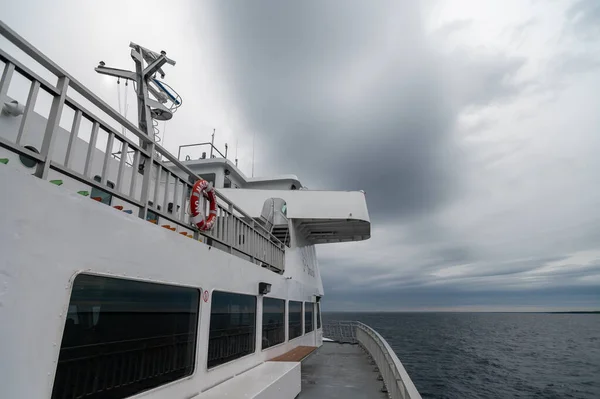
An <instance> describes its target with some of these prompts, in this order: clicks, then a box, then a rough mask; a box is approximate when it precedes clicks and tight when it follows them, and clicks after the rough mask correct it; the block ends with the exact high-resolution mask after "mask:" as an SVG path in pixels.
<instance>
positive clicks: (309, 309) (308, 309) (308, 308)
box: [304, 302, 315, 334]
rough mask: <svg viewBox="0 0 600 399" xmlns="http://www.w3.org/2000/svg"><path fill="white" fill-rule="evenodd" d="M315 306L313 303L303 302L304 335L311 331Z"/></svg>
mask: <svg viewBox="0 0 600 399" xmlns="http://www.w3.org/2000/svg"><path fill="white" fill-rule="evenodd" d="M314 309H315V305H314V303H313V302H304V333H305V334H306V333H309V332H311V331H312V330H313V315H314Z"/></svg>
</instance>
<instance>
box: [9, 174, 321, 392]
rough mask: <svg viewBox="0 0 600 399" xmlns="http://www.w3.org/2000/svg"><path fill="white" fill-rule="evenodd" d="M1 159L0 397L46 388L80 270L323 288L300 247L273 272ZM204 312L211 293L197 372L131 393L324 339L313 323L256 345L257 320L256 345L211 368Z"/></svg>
mask: <svg viewBox="0 0 600 399" xmlns="http://www.w3.org/2000/svg"><path fill="white" fill-rule="evenodd" d="M4 166H6V165H0V184H1V185H2V187H4V188H10V189H9V191H8V190H7V191H6V192H8V193H9V195H2V196H0V226H2V229H0V253H1V254H2V256H1V257H0V326H2V327H1V328H0V345H1V346H0V353H1V356H0V387H2V388H1V390H2V397H6V398H44V397H49V396H50V392H51V389H52V385H53V381H54V373H55V368H56V362H57V360H58V354H59V349H60V342H61V337H62V332H63V328H64V324H65V316H66V311H67V307H68V303H69V297H70V291H71V288H72V286H71V284H72V281H73V279H74V277H75V276H76V275H77V274H78V273H81V272H88V273H95V274H101V275H110V276H121V277H125V278H132V279H139V280H144V281H153V282H161V283H168V284H175V285H181V286H191V287H197V288H200V289H202V290H208V291H209V292H212V291H213V290H226V291H231V292H239V293H245V294H256V292H257V289H258V283H259V282H267V283H270V284H272V291H271V293H270V294H269V296H271V297H277V298H288V299H293V300H300V301H311V300H312V298H313V296H314V295H321V294H322V287H321V285H320V277H318V275H317V277H311V276H308V275H307V274H306V273H304V271H303V270H302V267H301V265H300V264H299V263H298V259H299V258H298V257H299V255H298V253H297V250H296V249H290V250H289V251H288V253H289V257H286V271H285V273H284V274H283V275H279V274H276V273H273V272H270V271H268V270H266V269H263V268H260V267H258V266H256V265H254V264H252V263H250V262H247V261H245V260H242V259H240V258H237V257H235V256H232V255H229V254H227V253H225V252H222V251H220V250H218V249H215V248H211V247H209V246H207V245H204V244H202V243H199V242H196V241H194V240H192V239H189V238H185V237H183V236H180V235H178V234H176V233H174V232H171V231H169V230H166V229H163V228H160V227H158V226H155V225H153V224H150V223H148V222H145V221H143V220H141V219H139V218H137V217H136V216H130V215H127V214H124V213H123V212H119V211H117V210H115V209H113V208H111V207H108V206H105V205H103V204H100V203H98V202H95V201H91V200H89V199H88V198H86V197H82V196H80V195H77V194H73V193H71V192H69V190H65V189H64V188H62V187H57V186H55V185H53V184H50V183H48V182H47V181H43V180H40V179H37V178H35V177H33V176H27V175H25V174H23V173H20V172H18V171H15V170H13V169H12V168H7V167H4ZM290 277H291V278H290ZM209 322H210V300H209V301H208V303H204V302H201V305H200V320H199V325H198V336H199V338H198V340H199V341H198V346H197V347H198V349H197V353H196V369H195V371H194V374H193V375H192V376H190V377H187V378H185V379H182V380H179V381H176V382H173V383H171V384H168V385H165V386H162V387H158V388H156V389H153V390H151V391H148V392H145V393H142V394H139V395H137V396H136V397H144V398H186V397H191V396H193V395H195V394H196V393H198V392H201V391H203V390H204V389H206V388H208V387H211V386H214V385H215V384H218V383H219V382H221V381H223V380H225V379H227V378H229V377H230V376H232V375H235V374H239V373H242V372H243V371H245V370H248V369H250V368H251V367H253V366H255V365H257V364H260V363H261V362H263V361H265V360H267V359H270V358H272V357H275V356H278V355H280V354H283V353H285V352H287V351H289V350H291V349H293V348H294V347H296V346H298V345H315V344H316V343H320V342H321V340H322V333H321V332H320V331H315V332H312V333H310V334H306V335H304V336H302V337H299V338H296V339H294V340H293V341H291V342H285V343H284V344H281V345H279V346H275V347H272V348H269V349H267V350H265V351H261V350H260V348H261V340H262V337H261V329H260V328H258V329H257V336H256V348H257V349H256V351H255V353H254V354H252V355H248V356H246V357H244V358H241V359H238V360H235V361H233V362H230V363H227V364H224V365H221V366H217V367H215V368H214V369H211V370H210V371H208V370H207V369H206V347H207V344H208V331H209V330H208V329H209ZM261 322H262V297H258V306H257V323H258V325H260V323H261ZM314 323H315V326H316V312H315V320H314ZM286 325H287V323H286Z"/></svg>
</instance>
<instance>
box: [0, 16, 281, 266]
mask: <svg viewBox="0 0 600 399" xmlns="http://www.w3.org/2000/svg"><path fill="white" fill-rule="evenodd" d="M0 35H2V36H4V37H5V38H6V39H8V41H10V42H11V43H12V44H13V45H15V46H16V47H17V48H18V49H20V50H21V51H23V52H24V53H25V54H26V55H28V56H29V57H31V58H32V59H33V61H35V62H37V63H38V64H39V65H41V66H42V67H44V68H45V69H46V70H47V71H49V72H50V73H52V74H53V75H55V76H56V77H57V78H58V84H57V85H56V86H54V85H52V84H50V83H49V82H47V81H46V80H44V79H43V78H42V77H40V76H39V75H37V74H36V73H35V72H33V71H32V70H31V69H30V68H28V67H27V66H26V65H24V64H23V63H22V62H19V61H18V60H17V59H15V58H14V57H12V56H11V55H9V54H7V53H6V52H5V51H4V50H2V49H0V60H1V61H3V62H4V63H5V65H6V66H5V68H4V71H3V72H2V76H1V80H0V102H2V101H4V97H5V96H7V91H8V87H9V85H10V82H11V79H12V76H13V72H18V73H20V74H22V75H23V76H24V77H25V78H26V79H28V80H29V81H30V84H31V89H30V92H29V96H28V98H27V101H26V103H25V104H23V105H24V107H25V108H24V114H23V115H22V116H21V117H20V118H21V123H20V127H19V132H18V134H17V135H16V139H14V141H12V140H7V139H6V137H3V136H2V135H0V148H4V149H7V150H9V151H11V152H13V153H16V154H19V155H21V154H24V155H27V156H30V157H31V158H32V159H34V160H36V161H37V162H38V164H37V166H36V172H35V175H36V176H37V177H40V178H42V179H49V178H48V176H49V172H50V170H52V171H53V172H58V173H60V174H61V175H63V176H66V177H68V178H70V179H74V180H76V181H78V182H79V183H81V184H84V185H85V186H84V187H85V189H89V187H90V186H91V187H92V188H96V189H100V190H103V191H104V192H106V193H109V194H110V195H113V196H114V197H115V198H118V199H119V200H122V201H125V202H126V203H128V204H130V205H133V206H135V207H138V210H139V212H138V216H139V217H140V218H142V219H148V216H149V215H150V212H152V214H153V217H151V219H153V220H154V219H158V218H159V217H160V218H162V219H163V221H166V222H172V223H175V224H176V225H177V226H179V228H180V230H183V231H181V233H182V234H186V235H187V233H189V232H190V230H191V231H193V232H194V234H193V238H194V239H199V238H200V236H204V237H205V238H208V239H211V240H214V242H218V243H220V244H221V245H224V246H225V247H226V250H228V251H229V252H230V253H232V254H236V255H238V256H241V255H240V254H242V255H243V256H242V257H244V258H247V259H248V260H250V261H251V262H254V263H259V264H263V265H264V266H266V267H267V268H269V269H273V270H276V271H278V272H281V271H283V269H284V262H285V259H284V256H285V245H284V243H282V242H281V241H280V240H279V239H278V238H277V237H275V236H274V235H273V234H271V233H270V232H269V231H268V230H266V229H265V228H264V226H262V225H261V224H260V223H255V220H254V219H253V218H252V217H250V215H248V214H247V213H246V212H245V211H243V210H242V209H241V208H240V207H238V206H237V205H235V204H234V203H233V202H232V201H231V200H230V199H228V198H227V197H226V196H225V195H223V194H222V193H221V192H219V190H215V191H216V196H217V198H218V200H219V202H220V203H219V205H218V211H219V215H220V216H219V220H218V221H217V225H218V227H216V228H215V229H214V230H213V231H210V232H200V231H198V230H197V229H195V227H193V226H191V225H190V217H189V214H187V213H186V211H187V204H188V199H189V193H190V191H191V189H192V185H193V184H194V182H195V181H196V180H197V179H198V178H199V177H198V175H197V174H196V173H195V172H194V171H192V170H191V169H190V168H189V167H187V166H186V165H184V164H183V163H181V162H180V161H179V159H178V158H177V157H175V156H174V155H173V154H171V153H170V152H168V151H167V150H166V149H165V148H164V147H162V146H160V145H159V144H158V143H156V142H155V141H154V138H153V136H152V135H150V136H148V135H147V134H146V133H144V132H143V131H142V130H141V129H139V128H138V127H137V126H135V125H134V124H133V123H131V122H130V121H129V120H128V119H127V118H125V117H124V116H122V115H121V114H120V113H119V112H117V111H116V110H115V109H113V108H112V107H111V106H110V105H108V104H107V103H106V102H104V101H103V100H101V99H100V98H99V97H98V96H96V95H95V94H94V93H92V92H91V91H90V90H89V89H87V88H86V87H85V86H83V84H81V83H80V82H78V81H77V80H76V79H75V78H73V76H71V75H70V74H68V73H67V72H66V71H65V70H63V69H62V68H61V67H59V66H58V65H57V64H56V63H54V62H53V61H51V60H50V59H49V58H48V57H47V56H45V55H44V54H43V53H41V52H40V51H39V50H38V49H36V48H35V47H34V46H33V45H32V44H30V43H29V42H27V41H26V40H25V39H23V38H22V37H21V36H19V35H18V34H17V33H16V32H14V31H13V30H12V29H10V28H9V27H8V26H7V25H6V24H5V23H4V22H2V21H0ZM40 88H41V89H42V90H45V91H46V92H48V93H49V94H50V95H51V96H52V97H53V99H52V107H51V110H50V114H49V115H48V117H47V122H46V129H45V130H44V131H43V133H42V139H43V140H42V141H43V142H42V148H41V150H40V153H39V154H34V153H33V152H32V151H30V150H29V149H28V148H26V147H25V146H24V143H21V140H22V137H23V133H24V132H25V131H26V130H27V124H28V120H30V119H31V118H32V116H33V114H34V112H35V111H34V108H35V102H36V99H37V93H38V90H39V89H40ZM68 89H73V90H74V91H76V92H77V93H78V94H79V95H81V96H82V97H83V98H84V99H86V100H87V101H89V102H90V103H91V104H92V106H94V107H95V109H98V110H100V111H101V112H103V113H105V114H106V115H108V117H109V118H111V119H110V120H109V121H110V122H111V123H117V124H119V125H120V126H121V127H123V128H125V129H127V131H129V132H131V133H133V134H134V135H135V136H137V138H139V140H140V142H139V144H137V143H135V142H134V141H132V140H131V139H130V138H128V137H127V136H126V135H125V134H124V133H122V132H121V129H120V128H114V127H113V126H112V125H111V124H109V123H106V122H105V121H104V120H102V119H100V117H99V115H96V113H97V112H96V113H94V112H93V111H94V110H93V109H92V110H88V109H86V108H84V106H83V105H82V104H79V103H78V102H77V101H76V100H75V99H73V98H72V97H70V96H67V90H68ZM65 106H66V107H69V108H71V109H73V111H74V118H73V125H72V128H71V130H70V131H68V130H66V129H63V128H61V127H60V126H59V122H60V120H61V117H62V111H63V108H64V107H65ZM82 119H85V120H87V121H89V122H91V123H92V125H93V127H92V132H91V135H90V139H89V142H87V143H86V142H85V141H83V140H81V139H79V138H78V132H79V128H80V122H81V120H82ZM7 134H9V132H7ZM99 134H103V135H107V137H108V138H107V141H106V143H107V144H106V149H105V150H98V149H97V148H96V143H97V137H98V135H99ZM57 136H62V139H63V144H65V140H67V141H68V144H65V145H66V153H65V155H61V156H60V159H57V156H55V155H54V153H53V150H56V149H55V148H53V147H56V145H55V142H56V140H57ZM77 141H80V142H79V144H77ZM75 144H77V146H82V145H85V146H87V156H85V158H84V163H85V165H84V167H83V172H82V171H81V170H76V169H75V167H74V166H73V165H71V164H72V163H73V152H74V147H75ZM113 144H115V145H117V147H119V146H120V152H121V153H124V154H132V155H133V161H129V160H128V159H127V158H128V156H120V157H118V158H117V157H116V156H114V155H113V153H114V151H113V147H114V146H113ZM98 152H100V153H98ZM31 154H33V155H31ZM94 154H96V155H94ZM155 154H156V155H155ZM80 166H81V165H80ZM117 170H118V171H117ZM125 171H131V173H129V172H127V173H129V174H130V175H131V177H130V180H129V182H127V181H126V180H127V179H125V178H124V177H123V176H124V174H125ZM110 172H112V175H113V178H114V174H115V172H117V174H116V185H114V184H113V185H112V186H110V185H109V184H108V179H109V178H110V177H109V176H110ZM96 174H97V175H100V176H101V179H100V181H96V180H95V179H94V178H93V177H94V175H96ZM139 174H141V177H139V178H138V175H139ZM139 180H141V187H139V186H140V184H139V183H140V182H139ZM124 181H125V184H124ZM127 184H128V185H127ZM152 186H153V187H152ZM80 190H81V189H80ZM82 192H85V191H82ZM168 208H170V209H173V210H172V211H170V210H169V209H168ZM176 209H179V210H180V211H179V212H177V211H176ZM154 215H156V217H154ZM156 222H158V220H156ZM208 242H209V243H210V241H208Z"/></svg>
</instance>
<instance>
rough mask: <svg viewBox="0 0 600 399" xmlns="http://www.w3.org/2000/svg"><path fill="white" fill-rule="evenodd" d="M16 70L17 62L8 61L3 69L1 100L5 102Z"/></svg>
mask: <svg viewBox="0 0 600 399" xmlns="http://www.w3.org/2000/svg"><path fill="white" fill-rule="evenodd" d="M14 71H15V64H13V63H11V62H7V63H6V65H5V66H4V71H2V78H0V101H1V102H4V96H6V95H7V93H8V87H9V86H10V81H11V79H12V76H13V72H14Z"/></svg>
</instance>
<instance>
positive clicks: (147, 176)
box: [138, 142, 154, 220]
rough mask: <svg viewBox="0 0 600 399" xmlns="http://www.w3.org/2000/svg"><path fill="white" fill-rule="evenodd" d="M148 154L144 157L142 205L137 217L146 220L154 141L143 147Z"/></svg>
mask: <svg viewBox="0 0 600 399" xmlns="http://www.w3.org/2000/svg"><path fill="white" fill-rule="evenodd" d="M143 148H144V149H145V150H146V151H147V152H148V154H149V156H148V158H146V159H144V162H145V163H144V169H143V171H144V175H143V178H142V191H141V195H140V198H141V202H142V204H143V206H142V207H141V208H140V211H139V215H138V216H139V217H140V218H141V219H144V220H146V215H147V213H148V198H149V194H150V179H151V178H152V167H153V165H154V142H151V143H146V144H145V145H144V147H143Z"/></svg>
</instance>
